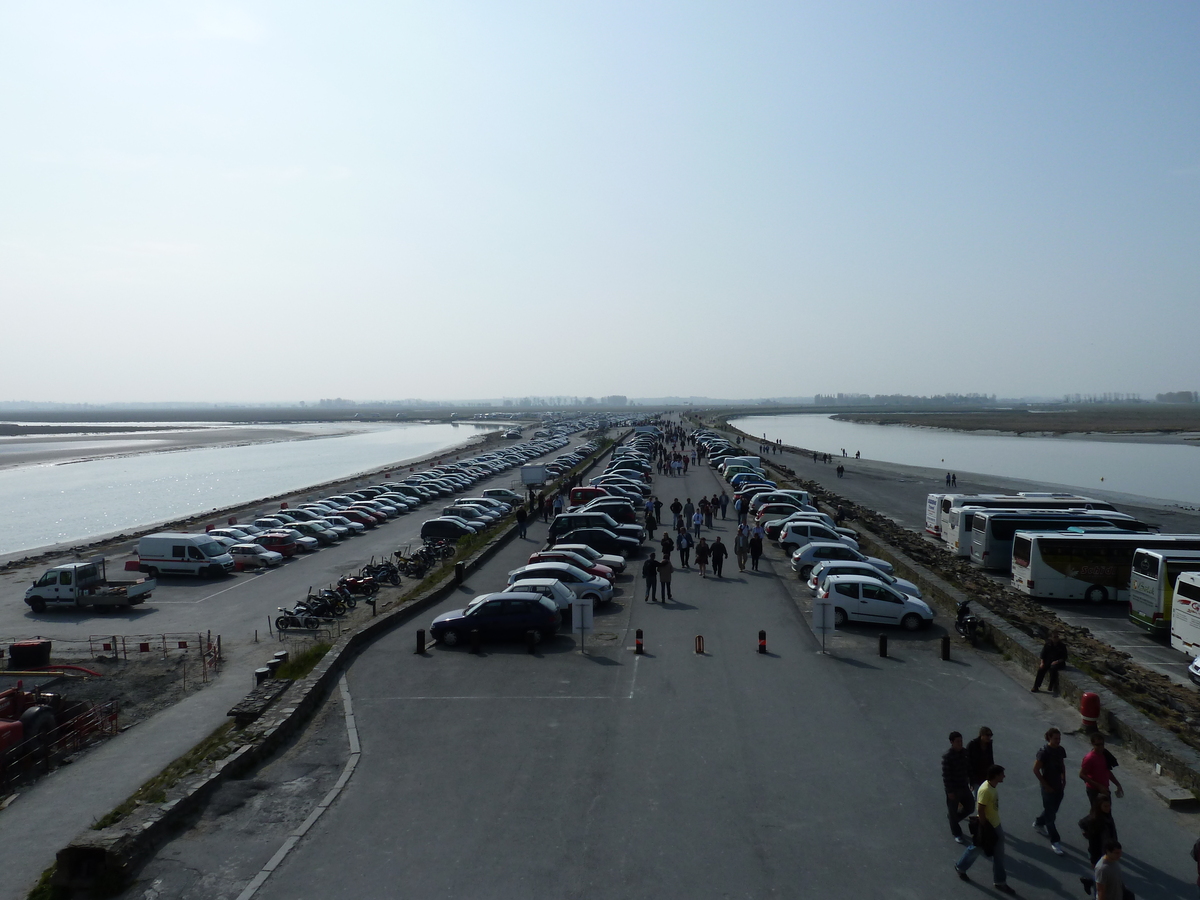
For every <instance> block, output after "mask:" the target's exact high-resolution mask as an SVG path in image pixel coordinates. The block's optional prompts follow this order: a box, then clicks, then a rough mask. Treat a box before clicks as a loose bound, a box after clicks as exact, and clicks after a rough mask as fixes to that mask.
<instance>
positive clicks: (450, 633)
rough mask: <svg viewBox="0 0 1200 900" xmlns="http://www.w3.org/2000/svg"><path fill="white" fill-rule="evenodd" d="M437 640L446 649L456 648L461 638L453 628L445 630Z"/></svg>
mask: <svg viewBox="0 0 1200 900" xmlns="http://www.w3.org/2000/svg"><path fill="white" fill-rule="evenodd" d="M438 640H440V641H441V642H442V643H443V644H445V645H446V646H447V647H457V646H458V645H459V643H460V642H461V641H462V638H461V637H460V636H459V634H458V632H457V631H455V630H454V629H453V628H447V629H446V630H445V631H443V632H442V636H441V637H440V638H438Z"/></svg>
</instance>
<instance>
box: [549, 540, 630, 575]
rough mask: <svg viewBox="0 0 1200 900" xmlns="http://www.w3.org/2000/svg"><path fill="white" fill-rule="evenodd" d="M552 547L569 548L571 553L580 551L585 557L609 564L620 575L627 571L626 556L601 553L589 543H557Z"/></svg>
mask: <svg viewBox="0 0 1200 900" xmlns="http://www.w3.org/2000/svg"><path fill="white" fill-rule="evenodd" d="M550 549H551V550H569V551H570V552H571V553H578V554H579V555H580V556H582V557H583V558H584V559H590V560H591V561H592V562H593V563H597V564H599V565H602V566H608V567H609V568H610V569H612V570H613V571H614V572H616V573H617V574H618V575H620V574H621V573H622V572H624V571H625V557H623V556H616V555H615V554H612V553H601V552H600V551H599V550H596V549H594V548H592V547H589V546H588V545H587V544H555V545H554V546H553V547H551V548H550Z"/></svg>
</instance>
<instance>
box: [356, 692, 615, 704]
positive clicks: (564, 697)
mask: <svg viewBox="0 0 1200 900" xmlns="http://www.w3.org/2000/svg"><path fill="white" fill-rule="evenodd" d="M615 699H617V698H616V697H609V696H604V695H597V696H589V695H574V694H546V695H545V696H538V695H534V694H528V695H517V696H513V697H505V696H502V695H500V694H480V695H477V696H470V697H436V696H433V695H423V696H417V697H368V698H366V699H362V698H359V701H358V702H359V703H392V702H394V701H396V700H615Z"/></svg>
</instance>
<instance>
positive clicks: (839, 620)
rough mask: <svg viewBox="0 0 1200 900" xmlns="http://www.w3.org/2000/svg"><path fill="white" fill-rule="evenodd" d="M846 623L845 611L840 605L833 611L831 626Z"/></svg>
mask: <svg viewBox="0 0 1200 900" xmlns="http://www.w3.org/2000/svg"><path fill="white" fill-rule="evenodd" d="M845 624H846V611H845V610H844V609H842V608H841V607H840V606H839V607H838V608H837V609H835V610H834V611H833V627H834V628H841V627H843V626H844V625H845Z"/></svg>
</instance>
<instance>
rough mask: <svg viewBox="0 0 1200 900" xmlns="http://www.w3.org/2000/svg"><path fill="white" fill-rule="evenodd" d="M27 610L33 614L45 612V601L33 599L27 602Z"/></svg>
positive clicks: (38, 598)
mask: <svg viewBox="0 0 1200 900" xmlns="http://www.w3.org/2000/svg"><path fill="white" fill-rule="evenodd" d="M29 608H30V609H32V610H33V611H34V612H35V613H43V612H45V611H46V601H45V600H43V599H42V598H41V597H34V598H33V599H32V600H30V601H29Z"/></svg>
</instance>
